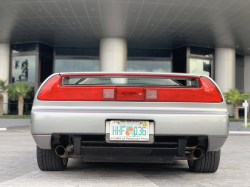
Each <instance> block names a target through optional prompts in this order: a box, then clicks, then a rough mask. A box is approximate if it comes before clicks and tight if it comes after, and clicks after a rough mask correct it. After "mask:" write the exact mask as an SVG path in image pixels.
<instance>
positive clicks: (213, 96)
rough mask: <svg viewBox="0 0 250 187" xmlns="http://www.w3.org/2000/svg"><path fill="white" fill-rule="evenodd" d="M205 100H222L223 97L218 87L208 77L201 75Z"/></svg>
mask: <svg viewBox="0 0 250 187" xmlns="http://www.w3.org/2000/svg"><path fill="white" fill-rule="evenodd" d="M200 82H201V85H202V88H203V101H204V102H221V101H222V97H221V94H220V92H219V90H218V89H217V87H216V86H215V85H214V84H213V83H212V82H211V81H210V80H209V79H208V78H206V77H201V78H200Z"/></svg>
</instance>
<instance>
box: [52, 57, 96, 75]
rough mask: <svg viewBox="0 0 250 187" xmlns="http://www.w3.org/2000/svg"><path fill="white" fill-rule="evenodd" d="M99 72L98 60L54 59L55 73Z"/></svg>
mask: <svg viewBox="0 0 250 187" xmlns="http://www.w3.org/2000/svg"><path fill="white" fill-rule="evenodd" d="M86 71H99V60H83V59H56V60H55V73H59V72H86Z"/></svg>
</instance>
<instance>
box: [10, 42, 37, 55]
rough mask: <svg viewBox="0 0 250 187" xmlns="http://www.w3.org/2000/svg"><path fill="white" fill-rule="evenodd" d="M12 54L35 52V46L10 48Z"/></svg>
mask: <svg viewBox="0 0 250 187" xmlns="http://www.w3.org/2000/svg"><path fill="white" fill-rule="evenodd" d="M11 49H12V53H21V52H29V51H35V50H36V44H34V43H33V44H18V45H12V46H11Z"/></svg>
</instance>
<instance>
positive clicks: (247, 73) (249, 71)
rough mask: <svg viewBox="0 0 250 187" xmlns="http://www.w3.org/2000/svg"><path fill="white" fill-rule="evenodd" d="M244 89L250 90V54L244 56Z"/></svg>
mask: <svg viewBox="0 0 250 187" xmlns="http://www.w3.org/2000/svg"><path fill="white" fill-rule="evenodd" d="M244 64H245V67H244V91H245V93H248V92H250V56H245V57H244Z"/></svg>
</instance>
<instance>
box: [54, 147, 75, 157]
mask: <svg viewBox="0 0 250 187" xmlns="http://www.w3.org/2000/svg"><path fill="white" fill-rule="evenodd" d="M73 151H74V146H73V145H71V144H69V145H68V146H67V147H66V148H64V147H63V146H62V145H58V146H57V147H56V149H55V152H56V155H57V156H59V157H61V158H68V156H69V153H71V152H73Z"/></svg>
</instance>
